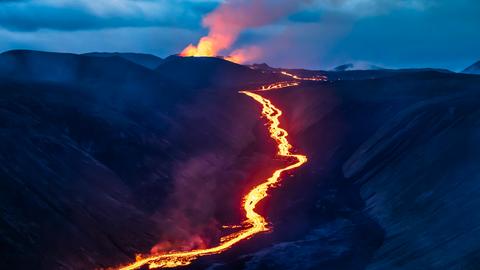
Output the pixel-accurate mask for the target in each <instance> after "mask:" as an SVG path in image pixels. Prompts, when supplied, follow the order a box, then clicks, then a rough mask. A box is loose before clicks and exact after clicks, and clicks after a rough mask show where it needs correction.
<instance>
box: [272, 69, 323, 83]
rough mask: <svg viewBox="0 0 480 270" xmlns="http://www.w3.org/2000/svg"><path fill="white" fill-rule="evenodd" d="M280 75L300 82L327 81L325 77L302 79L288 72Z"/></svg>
mask: <svg viewBox="0 0 480 270" xmlns="http://www.w3.org/2000/svg"><path fill="white" fill-rule="evenodd" d="M280 73H282V74H283V75H285V76H288V77H291V78H292V79H295V80H300V81H326V80H327V77H325V76H315V77H300V76H298V75H294V74H292V73H289V72H286V71H282V72H280Z"/></svg>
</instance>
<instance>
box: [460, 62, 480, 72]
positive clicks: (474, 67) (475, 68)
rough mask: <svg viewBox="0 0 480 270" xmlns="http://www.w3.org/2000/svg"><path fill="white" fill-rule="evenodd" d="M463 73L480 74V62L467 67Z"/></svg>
mask: <svg viewBox="0 0 480 270" xmlns="http://www.w3.org/2000/svg"><path fill="white" fill-rule="evenodd" d="M463 73H468V74H480V61H478V62H476V63H475V64H473V65H471V66H469V67H467V68H466V69H465V70H464V71H463Z"/></svg>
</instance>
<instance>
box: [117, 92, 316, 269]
mask: <svg viewBox="0 0 480 270" xmlns="http://www.w3.org/2000/svg"><path fill="white" fill-rule="evenodd" d="M294 85H298V84H297V83H293V84H292V83H281V84H275V85H267V86H264V87H262V88H260V89H258V90H256V91H266V90H269V89H279V88H285V87H289V86H294ZM240 93H242V94H245V95H247V96H249V97H251V98H253V99H254V100H255V101H257V102H258V103H260V104H261V105H262V115H263V116H264V117H266V118H267V119H268V121H269V132H270V137H271V138H272V139H273V140H275V142H276V143H277V146H278V152H277V154H278V155H279V156H281V157H286V158H293V159H295V160H296V162H294V163H293V164H290V165H288V166H286V167H282V168H279V169H277V170H275V171H274V172H273V174H272V176H270V177H269V178H268V179H266V180H265V181H264V182H263V183H261V184H259V185H257V186H255V187H254V188H253V189H252V190H250V192H249V193H248V194H247V195H246V196H245V197H244V199H243V202H242V204H243V208H244V210H245V216H246V220H245V221H244V222H243V224H242V226H240V227H241V228H243V229H241V230H240V231H238V232H234V233H231V234H229V235H227V236H224V237H222V238H221V239H220V243H219V244H218V245H217V246H214V247H210V248H206V249H196V250H191V251H173V252H168V253H164V254H156V255H149V256H146V257H140V256H139V257H138V258H137V260H136V261H135V262H134V263H132V264H130V265H126V266H123V267H119V268H118V269H122V270H130V269H137V268H139V267H142V266H148V267H149V268H172V267H178V266H185V265H188V264H190V263H192V261H194V260H195V259H197V258H198V257H201V256H206V255H212V254H218V253H221V252H223V251H225V250H227V249H229V248H231V247H232V246H233V245H235V244H237V243H238V242H240V241H242V240H245V239H248V238H250V237H252V236H254V235H255V234H258V233H261V232H265V231H268V230H269V228H268V223H267V221H266V220H265V218H264V217H263V216H261V215H260V214H258V213H257V212H255V207H256V206H257V204H258V203H259V202H260V201H261V200H263V199H264V198H265V197H267V196H268V193H267V192H268V190H269V189H270V188H272V187H275V184H277V183H278V182H279V181H280V177H281V176H282V174H283V173H284V172H286V171H290V170H293V169H295V168H298V167H300V166H302V165H303V164H304V163H305V162H307V157H306V156H304V155H299V154H293V153H291V152H290V150H291V148H292V145H291V144H290V143H289V142H288V140H287V136H288V132H287V131H286V130H285V129H283V128H281V127H280V116H281V115H282V111H281V110H280V109H278V108H277V107H275V106H274V105H273V104H272V102H271V101H270V100H268V99H266V98H264V97H262V96H261V95H259V94H256V93H253V91H241V92H240Z"/></svg>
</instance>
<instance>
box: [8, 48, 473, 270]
mask: <svg viewBox="0 0 480 270" xmlns="http://www.w3.org/2000/svg"><path fill="white" fill-rule="evenodd" d="M279 71H280V69H274V68H270V67H268V66H266V65H257V66H255V67H253V68H251V67H245V66H241V65H237V64H233V63H231V62H228V61H225V60H222V59H218V58H179V57H170V58H167V59H166V60H165V61H164V62H163V63H162V64H161V65H160V66H159V67H158V68H157V69H156V70H151V69H148V68H145V67H142V66H140V65H137V64H135V63H132V62H131V61H128V60H125V59H124V58H122V57H119V56H112V57H92V56H86V55H74V54H54V53H42V52H32V51H11V52H7V53H4V54H1V55H0V259H1V260H2V262H3V266H4V267H6V268H7V269H48V270H50V269H94V268H102V267H109V266H115V265H119V264H121V263H125V262H128V261H130V260H132V259H133V257H134V255H135V254H138V253H146V252H149V249H150V248H151V247H152V245H154V244H155V243H157V242H158V241H162V240H165V239H168V240H172V239H177V238H180V239H183V238H182V237H184V238H187V239H188V237H191V236H192V235H199V236H203V237H205V238H206V239H207V240H210V239H212V241H214V240H215V239H218V236H220V235H222V234H223V233H224V232H223V231H221V230H220V229H219V228H220V226H219V224H237V223H239V222H241V221H242V214H243V213H242V212H241V211H240V209H239V206H238V203H239V202H240V201H241V200H242V196H243V195H244V194H245V192H246V191H247V190H248V189H249V187H251V186H252V185H254V184H255V183H257V182H256V181H258V179H264V178H265V177H268V176H269V174H270V173H271V171H272V170H273V168H274V167H277V166H278V164H284V163H283V162H284V161H283V160H277V159H274V153H275V151H276V148H275V144H274V143H273V142H271V140H270V138H269V137H268V133H267V131H266V130H265V126H264V120H263V119H259V113H260V107H259V106H258V104H257V103H255V102H254V101H252V100H251V99H250V98H248V97H246V96H244V95H241V94H238V93H237V91H238V90H241V88H244V87H253V86H254V85H256V84H258V83H260V82H271V81H275V80H284V79H285V78H284V77H283V76H279V74H278V73H279ZM291 72H296V73H298V74H300V75H302V76H314V75H328V76H330V79H331V80H330V81H328V82H305V83H303V84H302V85H301V86H299V87H292V88H288V89H283V90H281V91H271V92H265V93H264V95H265V96H266V97H268V98H270V99H271V100H272V102H273V103H274V104H275V105H277V106H278V107H279V108H281V109H282V111H283V113H284V114H283V115H282V126H284V127H287V129H288V131H289V138H290V140H291V142H292V144H293V145H294V146H295V151H298V152H300V153H305V154H307V155H308V157H309V162H308V163H307V164H306V165H305V166H304V167H302V168H301V169H299V170H297V171H295V172H294V173H293V174H292V175H291V176H289V177H285V181H284V182H283V184H282V186H281V187H279V188H278V189H275V190H274V191H272V192H271V193H270V196H269V198H268V200H265V201H263V202H262V203H261V205H259V211H261V212H262V213H264V214H265V215H266V216H267V217H268V220H269V221H270V222H271V227H272V231H271V232H270V233H265V234H261V235H258V236H256V237H253V238H252V239H249V240H248V241H245V242H242V243H240V244H239V245H238V246H236V247H235V248H232V249H230V250H229V251H228V252H226V253H224V254H220V255H218V256H212V257H205V258H202V259H200V260H199V261H197V262H195V263H194V264H192V265H191V266H189V267H188V268H190V269H206V268H209V267H210V268H211V269H335V270H338V269H345V270H346V269H352V270H353V269H355V270H357V269H366V268H370V269H419V268H421V269H476V264H475V262H476V261H477V259H478V254H479V249H480V245H479V244H478V243H476V242H475V240H476V239H478V237H479V235H478V233H477V231H478V230H477V228H478V224H480V220H479V218H478V217H477V215H476V214H475V210H476V207H477V204H479V202H478V200H477V197H479V196H478V195H479V194H477V193H478V191H479V190H480V189H479V186H480V185H478V175H479V174H480V172H479V171H478V166H477V164H478V162H479V160H478V159H479V158H480V154H479V153H480V150H479V147H478V141H479V140H478V136H479V134H478V126H479V123H478V120H477V119H479V116H480V112H479V109H478V108H480V106H479V105H480V104H478V103H479V100H480V98H479V94H478V86H479V85H480V78H479V77H478V76H474V75H467V74H455V73H450V72H444V71H438V70H401V71H394V70H376V71H345V72H323V71H308V70H292V71H291ZM199 89H201V90H202V91H198V90H199ZM477 242H478V241H477Z"/></svg>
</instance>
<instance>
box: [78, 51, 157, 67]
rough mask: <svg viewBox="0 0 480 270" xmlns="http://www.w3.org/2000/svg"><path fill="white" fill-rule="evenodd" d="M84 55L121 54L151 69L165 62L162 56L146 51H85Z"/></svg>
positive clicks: (112, 55)
mask: <svg viewBox="0 0 480 270" xmlns="http://www.w3.org/2000/svg"><path fill="white" fill-rule="evenodd" d="M84 55H87V56H94V57H114V56H119V57H122V58H124V59H127V60H129V61H131V62H133V63H135V64H138V65H142V66H144V67H147V68H149V69H155V68H157V67H158V66H159V65H160V64H161V63H162V62H163V59H162V58H160V57H158V56H156V55H153V54H146V53H118V52H113V53H109V52H91V53H85V54H84Z"/></svg>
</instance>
